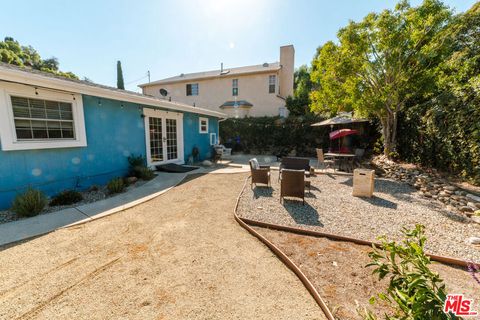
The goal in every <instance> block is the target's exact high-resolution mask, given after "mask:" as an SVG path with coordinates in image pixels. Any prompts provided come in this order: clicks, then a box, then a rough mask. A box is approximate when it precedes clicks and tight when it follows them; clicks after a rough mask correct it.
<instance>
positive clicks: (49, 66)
mask: <svg viewBox="0 0 480 320" xmlns="http://www.w3.org/2000/svg"><path fill="white" fill-rule="evenodd" d="M0 61H1V62H4V63H8V64H14V65H17V66H20V67H28V68H32V69H36V70H40V71H44V72H49V73H53V74H55V75H59V76H63V77H66V78H71V79H78V77H77V76H76V75H75V74H73V73H72V72H62V71H60V69H59V62H58V59H57V58H55V57H52V58H49V59H42V58H41V57H40V55H39V54H38V52H37V51H36V50H35V49H34V48H33V47H31V46H22V45H20V43H18V41H16V40H15V39H13V38H11V37H5V39H4V41H0Z"/></svg>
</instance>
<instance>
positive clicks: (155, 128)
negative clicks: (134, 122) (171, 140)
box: [149, 117, 164, 162]
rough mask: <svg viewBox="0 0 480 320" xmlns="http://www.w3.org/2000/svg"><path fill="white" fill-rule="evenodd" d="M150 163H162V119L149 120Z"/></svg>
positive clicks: (151, 118)
mask: <svg viewBox="0 0 480 320" xmlns="http://www.w3.org/2000/svg"><path fill="white" fill-rule="evenodd" d="M149 130H150V157H151V162H160V161H163V159H164V158H163V134H162V118H153V117H150V118H149Z"/></svg>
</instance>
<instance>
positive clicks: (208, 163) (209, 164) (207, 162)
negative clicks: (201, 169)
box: [202, 160, 213, 167]
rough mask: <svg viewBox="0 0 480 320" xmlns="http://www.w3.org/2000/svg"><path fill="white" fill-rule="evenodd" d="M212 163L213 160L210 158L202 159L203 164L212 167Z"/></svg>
mask: <svg viewBox="0 0 480 320" xmlns="http://www.w3.org/2000/svg"><path fill="white" fill-rule="evenodd" d="M212 165H213V163H212V161H209V160H203V161H202V166H206V167H210V166H212Z"/></svg>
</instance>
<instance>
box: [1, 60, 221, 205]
mask: <svg viewBox="0 0 480 320" xmlns="http://www.w3.org/2000/svg"><path fill="white" fill-rule="evenodd" d="M224 117H225V115H224V114H222V113H219V112H215V111H211V110H207V109H202V108H198V107H193V106H189V105H185V104H180V103H175V102H169V101H167V100H163V99H159V98H155V97H151V96H146V95H142V94H139V93H135V92H129V91H125V90H118V89H116V88H111V87H107V86H101V85H97V84H93V83H89V82H85V81H77V80H69V79H65V78H60V77H56V76H54V75H51V74H47V73H43V72H38V71H34V70H28V69H22V68H18V67H15V66H11V65H7V64H0V145H1V148H0V209H5V208H8V207H9V206H10V205H11V202H12V200H13V198H14V197H15V196H16V195H17V194H18V193H21V192H23V191H24V190H25V189H26V188H28V187H33V188H37V189H40V190H42V191H44V192H45V193H46V194H48V195H53V194H56V193H58V192H59V191H62V190H65V189H74V188H76V189H85V188H88V187H89V186H91V185H94V184H96V185H101V184H105V183H106V182H108V180H110V179H111V178H113V177H118V176H123V175H125V174H126V173H127V172H128V161H127V157H128V156H130V155H143V156H144V157H146V159H147V162H148V164H149V165H150V166H153V165H157V164H165V163H178V164H182V163H185V162H186V161H187V159H188V157H189V156H190V155H191V153H192V149H193V148H194V147H197V148H198V149H199V151H200V160H202V159H205V158H208V157H210V156H211V149H212V147H211V146H212V145H214V144H216V143H217V139H218V123H219V120H220V119H222V118H224Z"/></svg>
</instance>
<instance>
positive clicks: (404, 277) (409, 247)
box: [363, 225, 455, 320]
mask: <svg viewBox="0 0 480 320" xmlns="http://www.w3.org/2000/svg"><path fill="white" fill-rule="evenodd" d="M423 230H424V227H423V226H421V225H417V226H416V227H415V229H413V230H407V229H404V230H403V234H404V236H405V240H403V241H402V243H397V242H395V241H388V240H387V239H386V238H385V237H381V238H380V240H381V241H382V248H383V249H379V248H376V247H374V251H372V252H370V253H369V254H368V255H369V257H370V259H371V260H372V262H371V263H370V264H368V265H367V267H375V269H374V270H373V273H374V274H377V275H378V277H379V279H380V280H381V279H384V278H386V277H389V280H390V283H389V286H388V288H387V292H385V293H379V294H378V295H377V297H378V299H380V300H382V301H385V302H386V303H387V304H389V305H390V306H391V307H392V308H393V310H394V313H393V314H392V315H388V316H387V315H386V319H412V320H413V319H438V320H440V319H445V320H446V319H455V317H454V316H452V315H450V314H445V313H444V312H443V304H444V301H445V299H446V296H447V292H446V289H445V284H444V282H443V280H442V279H441V278H440V276H439V275H438V273H436V272H433V271H432V270H430V269H429V268H428V265H429V264H431V261H430V258H429V257H428V256H427V255H426V254H425V252H424V246H425V241H426V237H425V235H424V231H423ZM376 299H377V298H376V297H372V298H371V299H370V303H372V304H373V303H375V301H376ZM363 317H364V319H368V320H374V319H377V318H376V317H375V316H374V315H373V313H372V312H371V311H369V310H364V314H363Z"/></svg>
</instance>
